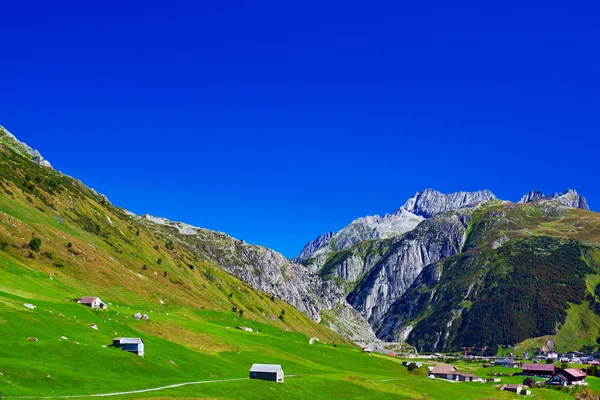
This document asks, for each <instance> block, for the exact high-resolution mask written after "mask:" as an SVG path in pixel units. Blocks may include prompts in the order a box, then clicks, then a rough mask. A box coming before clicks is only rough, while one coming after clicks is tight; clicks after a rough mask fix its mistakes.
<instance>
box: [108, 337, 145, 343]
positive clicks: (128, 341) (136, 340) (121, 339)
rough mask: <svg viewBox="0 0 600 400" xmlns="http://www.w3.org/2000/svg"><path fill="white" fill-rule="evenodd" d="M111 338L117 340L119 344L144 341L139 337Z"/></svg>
mask: <svg viewBox="0 0 600 400" xmlns="http://www.w3.org/2000/svg"><path fill="white" fill-rule="evenodd" d="M113 340H117V341H118V342H119V343H121V344H139V343H144V341H143V340H142V339H140V338H114V339H113Z"/></svg>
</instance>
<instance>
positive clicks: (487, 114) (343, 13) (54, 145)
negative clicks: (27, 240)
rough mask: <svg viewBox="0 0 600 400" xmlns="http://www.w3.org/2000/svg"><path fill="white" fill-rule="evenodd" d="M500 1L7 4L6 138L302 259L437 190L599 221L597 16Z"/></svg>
mask: <svg viewBox="0 0 600 400" xmlns="http://www.w3.org/2000/svg"><path fill="white" fill-rule="evenodd" d="M125 3H126V4H125ZM209 3H210V4H209ZM488 3H491V2H473V3H466V2H460V3H456V2H436V1H432V2H428V3H427V4H426V5H424V4H422V3H420V2H411V4H407V2H387V3H385V2H369V3H365V2H351V1H350V2H349V1H344V2H326V4H323V2H314V3H311V2H299V3H293V4H292V3H290V2H281V1H279V2H272V3H266V2H235V1H233V2H227V3H226V4H225V2H197V1H194V2H192V1H189V2H182V1H170V2H168V3H166V2H160V3H159V2H156V3H153V2H148V1H145V2H135V1H127V2H111V1H102V2H100V1H92V2H81V1H77V2H62V1H55V2H51V3H48V2H41V1H4V2H3V6H2V35H1V36H0V49H1V53H0V54H1V57H2V59H1V62H0V91H1V92H0V93H1V94H2V95H1V96H0V124H2V125H4V126H5V127H6V128H7V129H9V130H10V131H11V132H13V133H14V134H15V135H17V137H19V138H20V139H21V140H23V141H25V142H27V143H29V144H30V145H31V146H33V147H34V148H37V149H39V150H40V151H41V152H42V154H43V155H44V156H45V157H46V158H47V159H49V160H50V161H51V162H52V163H53V164H54V166H55V167H56V168H57V169H59V170H61V171H63V172H65V173H67V174H70V175H72V176H75V177H77V178H79V179H81V180H82V181H83V182H85V183H86V184H87V185H89V186H91V187H93V188H95V189H97V190H99V191H101V192H103V193H105V194H106V195H107V196H108V197H109V198H110V199H111V201H112V202H113V203H115V204H116V205H119V206H122V207H124V208H127V209H129V210H131V211H133V212H135V213H139V214H142V213H151V214H154V215H160V216H164V217H167V218H170V219H173V220H181V221H185V222H188V223H191V224H194V225H198V226H203V227H206V228H210V229H216V230H220V231H225V232H227V233H229V234H231V235H233V236H235V237H237V238H239V239H245V240H247V241H248V242H252V243H257V244H262V245H266V246H269V247H271V248H274V249H276V250H279V251H281V252H283V253H284V254H285V255H287V256H293V255H295V254H297V253H298V252H299V251H300V249H301V248H302V246H303V245H304V244H305V243H306V242H307V241H308V240H310V239H313V238H314V237H316V236H317V235H318V234H320V233H323V232H327V231H329V230H337V229H340V228H341V227H343V226H345V225H346V224H347V223H349V222H350V221H351V220H353V219H354V218H357V217H359V216H363V215H368V214H375V213H378V214H384V213H386V212H392V211H393V210H394V209H396V208H397V207H399V206H400V205H402V204H403V203H404V201H405V200H406V199H407V198H408V197H410V196H411V195H412V194H414V192H416V191H418V190H421V189H425V188H429V187H432V188H435V189H438V190H440V191H443V192H452V191H458V190H476V189H484V188H486V189H490V190H492V191H493V192H494V193H495V194H496V195H497V196H498V197H501V198H504V199H509V200H518V198H519V197H520V196H521V195H522V194H523V193H525V192H527V191H529V190H531V189H539V190H543V191H546V192H555V191H562V190H565V189H566V188H575V189H577V190H578V191H580V192H581V193H583V194H584V195H586V196H587V198H588V201H589V203H590V205H591V207H592V209H595V210H598V209H599V208H598V207H600V206H599V204H600V187H598V184H597V182H598V173H599V172H600V167H599V166H598V161H597V152H598V145H599V139H598V136H599V135H598V133H599V131H600V130H599V127H600V126H599V125H600V123H599V117H600V112H599V110H600V96H599V95H598V93H599V92H600V90H599V89H600V74H599V73H598V71H600V33H599V30H598V24H597V21H596V20H595V16H597V15H598V11H600V10H599V9H598V8H597V7H598V6H597V5H595V4H594V3H592V2H588V3H587V4H586V3H584V2H581V3H577V5H574V4H569V6H570V7H566V4H567V3H564V2H563V3H552V2H543V3H542V2H540V3H535V2H519V3H516V2H515V3H511V2H502V4H488Z"/></svg>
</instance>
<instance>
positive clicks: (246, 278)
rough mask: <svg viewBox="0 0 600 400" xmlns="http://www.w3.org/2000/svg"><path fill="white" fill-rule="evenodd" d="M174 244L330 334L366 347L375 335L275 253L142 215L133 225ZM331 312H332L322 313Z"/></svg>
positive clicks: (341, 300)
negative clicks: (323, 326)
mask: <svg viewBox="0 0 600 400" xmlns="http://www.w3.org/2000/svg"><path fill="white" fill-rule="evenodd" d="M138 220H139V221H140V222H141V223H143V224H145V225H147V226H149V227H151V228H152V229H154V230H155V231H156V232H160V233H161V234H162V235H164V240H166V241H170V242H174V243H178V244H180V245H181V246H184V247H186V248H188V249H189V250H190V251H195V252H198V251H199V252H200V254H201V255H202V257H203V258H206V259H207V260H210V261H211V262H213V263H215V264H217V265H219V266H220V267H222V268H223V269H225V270H226V271H227V272H229V273H231V274H233V275H234V276H236V277H238V278H239V279H241V280H242V281H243V282H245V283H247V284H248V285H250V286H252V287H254V288H257V289H260V290H262V291H264V292H266V293H268V294H271V295H273V296H276V297H277V298H280V299H282V300H284V301H286V302H288V303H290V304H291V305H293V306H294V307H295V308H296V309H298V310H300V311H302V312H303V313H305V314H306V315H308V316H309V317H310V318H312V319H313V320H314V321H316V322H322V314H323V313H327V315H328V318H327V324H328V326H329V327H330V328H333V329H335V330H336V331H338V332H342V333H343V334H344V336H345V337H347V338H350V339H352V340H355V341H371V340H374V339H375V334H374V332H373V331H372V329H371V327H370V325H369V324H368V322H367V321H366V320H365V318H364V317H363V316H362V315H361V314H360V313H359V312H357V311H356V310H354V309H353V308H352V307H351V306H350V305H349V304H348V303H347V301H346V299H345V295H344V292H343V291H342V290H341V289H340V288H339V287H338V286H336V285H334V284H333V283H332V282H330V281H328V280H323V279H321V277H319V276H318V275H316V274H314V273H312V272H311V271H310V270H309V269H308V268H307V267H305V266H303V265H301V264H297V263H294V262H291V261H290V260H288V259H287V258H285V257H284V256H283V255H281V254H280V253H277V252H275V251H273V250H270V249H267V248H265V247H262V246H255V245H251V244H247V243H245V242H243V241H240V240H236V239H234V238H232V237H230V236H228V235H226V234H224V233H220V232H214V231H209V230H206V229H202V228H197V227H193V226H190V225H187V224H184V223H181V222H172V221H169V220H166V219H164V218H157V217H153V216H149V215H145V216H143V217H141V218H139V219H138ZM332 310H336V311H335V312H328V311H332Z"/></svg>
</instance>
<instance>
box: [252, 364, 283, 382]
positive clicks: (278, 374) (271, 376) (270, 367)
mask: <svg viewBox="0 0 600 400" xmlns="http://www.w3.org/2000/svg"><path fill="white" fill-rule="evenodd" d="M283 376H284V375H283V368H281V365H277V364H253V365H252V368H250V379H261V380H263V381H273V382H283Z"/></svg>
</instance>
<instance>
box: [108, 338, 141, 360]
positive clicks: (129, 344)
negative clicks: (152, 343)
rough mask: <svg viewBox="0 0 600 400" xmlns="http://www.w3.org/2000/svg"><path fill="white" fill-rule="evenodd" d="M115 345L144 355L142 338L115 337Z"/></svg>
mask: <svg viewBox="0 0 600 400" xmlns="http://www.w3.org/2000/svg"><path fill="white" fill-rule="evenodd" d="M113 346H114V347H118V348H120V349H121V350H125V351H128V352H130V353H135V354H137V355H138V356H140V357H144V341H143V340H142V339H140V338H114V339H113Z"/></svg>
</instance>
